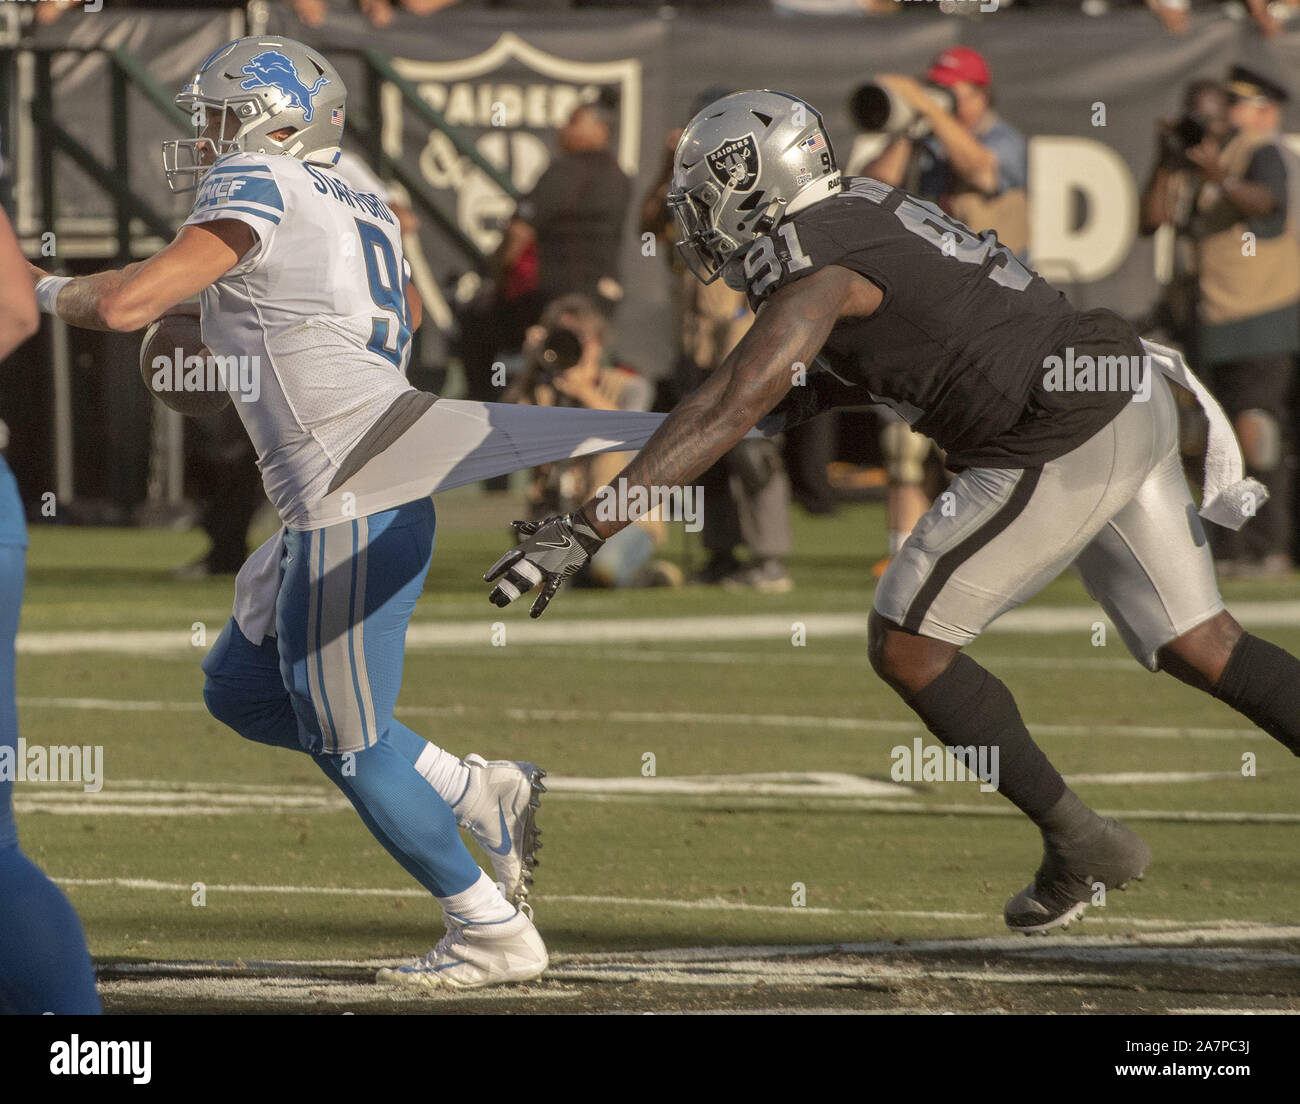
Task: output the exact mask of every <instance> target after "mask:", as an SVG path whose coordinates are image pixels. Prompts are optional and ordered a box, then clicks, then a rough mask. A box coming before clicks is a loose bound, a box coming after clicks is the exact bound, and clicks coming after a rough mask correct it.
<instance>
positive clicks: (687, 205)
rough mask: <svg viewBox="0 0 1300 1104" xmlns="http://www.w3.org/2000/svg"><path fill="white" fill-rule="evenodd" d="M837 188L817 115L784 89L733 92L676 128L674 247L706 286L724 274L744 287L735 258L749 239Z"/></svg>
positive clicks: (733, 284)
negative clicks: (676, 237)
mask: <svg viewBox="0 0 1300 1104" xmlns="http://www.w3.org/2000/svg"><path fill="white" fill-rule="evenodd" d="M839 190H840V173H839V169H837V168H836V165H835V154H834V152H833V151H832V149H831V143H830V138H829V137H827V134H826V131H825V129H824V128H823V126H822V117H821V115H819V114H818V113H817V111H816V109H814V108H813V107H812V106H811V105H810V104H807V103H805V102H804V101H803V100H801V99H799V98H798V97H797V96H791V95H789V94H788V93H786V92H771V91H768V90H766V89H763V90H759V91H751V92H735V93H732V94H731V95H730V96H723V97H722V99H720V100H716V101H715V102H713V103H712V104H710V105H709V106H708V107H706V108H705V109H704V110H703V111H701V112H700V113H699V114H698V115H696V116H695V118H693V119H692V120H691V121H690V123H689V125H688V126H687V127H686V129H685V130H684V131H683V132H682V138H681V141H680V142H678V143H677V151H676V153H675V154H674V157H673V179H672V185H671V188H670V190H669V192H668V206H669V209H670V210H671V211H672V212H673V215H674V216H675V217H676V219H677V226H678V229H679V231H680V238H681V240H680V241H679V242H678V244H677V248H678V250H679V251H680V252H681V254H682V257H683V258H684V259H685V261H686V263H687V265H688V266H689V267H690V270H691V271H692V272H693V273H694V274H695V275H696V276H697V277H699V278H700V279H701V280H703V281H704V282H705V283H706V284H708V283H712V282H713V281H714V280H716V279H717V278H718V277H719V276H722V277H723V279H724V280H725V281H726V283H727V284H728V285H729V286H731V287H734V288H736V289H738V290H743V288H744V286H745V285H744V278H743V274H742V273H741V272H740V271H739V265H738V263H737V262H739V260H740V259H741V258H742V257H743V256H744V253H745V250H746V249H747V248H748V247H749V245H750V243H751V242H753V241H754V240H755V239H756V238H760V237H762V236H763V235H764V234H768V233H770V232H771V231H772V230H773V228H775V227H776V225H777V224H778V223H779V222H780V221H781V220H782V219H783V218H785V217H786V216H787V215H793V214H795V213H796V212H797V211H801V210H803V209H804V208H805V207H807V206H809V205H810V204H812V203H816V202H817V201H818V200H820V199H825V198H826V197H827V196H829V195H834V194H835V193H836V192H838V191H839Z"/></svg>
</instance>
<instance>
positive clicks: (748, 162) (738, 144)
mask: <svg viewBox="0 0 1300 1104" xmlns="http://www.w3.org/2000/svg"><path fill="white" fill-rule="evenodd" d="M706 160H707V161H708V164H709V172H711V173H713V177H714V179H715V180H717V182H718V183H719V184H721V185H722V186H723V187H726V186H727V185H728V184H730V185H731V186H732V187H733V188H734V189H735V190H736V191H738V192H747V191H749V189H750V188H752V187H753V186H754V185H755V183H757V181H758V143H757V142H755V141H754V136H753V135H752V134H746V135H745V136H744V137H743V138H733V139H732V140H730V141H727V142H723V143H722V145H720V146H719V147H718V148H717V149H715V150H714V151H713V152H712V153H710V154H709V155H708V157H707V158H706Z"/></svg>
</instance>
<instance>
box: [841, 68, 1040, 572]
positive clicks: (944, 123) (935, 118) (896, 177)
mask: <svg viewBox="0 0 1300 1104" xmlns="http://www.w3.org/2000/svg"><path fill="white" fill-rule="evenodd" d="M849 109H850V111H851V113H852V114H853V116H854V118H855V120H856V121H857V123H858V126H859V127H860V128H861V129H862V130H864V131H883V132H885V133H886V134H887V135H889V143H888V145H886V146H885V148H884V149H883V150H882V151H881V152H880V153H879V154H878V155H877V156H876V158H875V160H873V161H871V162H869V163H868V164H866V165H865V166H863V167H862V168H861V169H860V170H859V171H860V172H861V174H862V175H865V176H871V177H875V178H876V179H877V180H880V181H883V182H884V183H886V184H889V185H892V186H893V187H895V188H904V189H906V190H907V191H909V192H913V193H915V194H916V195H919V196H921V197H922V198H923V199H928V200H931V201H932V202H934V203H937V204H938V205H939V206H940V207H941V208H942V209H943V210H944V211H945V212H947V213H948V214H950V215H952V216H954V217H955V218H957V219H959V220H960V221H962V222H964V223H965V224H966V225H967V226H969V227H971V228H972V229H973V230H976V231H980V230H985V229H988V228H992V229H995V230H996V231H997V235H998V240H999V241H1000V242H1001V243H1002V244H1003V245H1005V246H1007V247H1008V248H1009V249H1010V250H1011V251H1012V252H1013V253H1016V254H1017V255H1019V256H1020V257H1021V258H1022V259H1023V258H1024V257H1025V255H1026V253H1027V248H1028V244H1029V206H1028V201H1027V195H1026V190H1025V189H1026V183H1027V179H1028V172H1029V169H1028V153H1027V145H1026V143H1025V138H1024V135H1023V134H1021V133H1020V132H1019V131H1018V130H1016V129H1015V128H1014V127H1012V126H1010V125H1009V124H1008V123H1006V122H1005V121H1004V120H1003V119H1002V118H1001V117H1000V116H999V115H998V114H997V112H996V111H994V110H993V88H992V79H991V77H990V75H989V68H988V64H987V63H986V62H985V61H984V58H983V57H982V56H981V55H980V54H979V53H977V52H976V51H975V50H972V49H970V48H969V47H967V46H954V47H952V48H951V49H948V50H945V51H944V52H943V53H941V54H940V55H939V56H938V57H937V58H935V59H934V62H933V63H932V64H931V66H930V68H929V70H928V71H927V72H926V75H925V80H924V81H919V80H916V79H914V78H912V77H906V76H901V75H899V74H897V73H885V74H882V75H880V76H878V77H876V78H874V80H872V81H871V82H869V83H867V84H865V85H863V86H862V87H861V88H859V89H858V90H857V91H856V92H855V93H854V94H853V97H852V99H851V101H850V104H849ZM881 420H882V425H881V434H880V445H881V451H882V452H883V454H884V458H885V473H886V475H887V477H888V480H889V483H888V499H887V502H888V514H889V552H888V555H886V556H885V558H883V559H881V560H879V561H878V562H877V563H876V564H875V565H874V566H873V567H872V575H874V576H875V577H876V578H877V579H878V578H880V577H881V576H882V575H883V574H884V572H885V569H886V568H887V567H888V566H889V563H890V560H891V559H892V558H893V556H894V554H895V553H896V552H897V551H898V549H899V548H901V547H902V546H903V542H904V541H906V540H907V538H908V536H909V535H910V533H911V532H912V528H913V527H914V526H915V525H916V523H917V522H918V521H919V520H920V518H921V516H922V515H923V514H924V513H925V511H926V510H928V509H929V507H930V497H929V495H928V494H927V492H926V487H925V483H926V480H927V474H928V473H927V465H932V462H933V456H934V452H935V450H934V445H933V443H932V442H931V441H930V440H929V439H927V438H926V437H923V436H922V435H921V434H919V433H915V432H913V431H912V429H911V428H910V427H909V426H908V425H907V423H906V422H905V421H903V419H902V417H901V416H900V415H898V414H896V413H894V412H893V411H882V413H881Z"/></svg>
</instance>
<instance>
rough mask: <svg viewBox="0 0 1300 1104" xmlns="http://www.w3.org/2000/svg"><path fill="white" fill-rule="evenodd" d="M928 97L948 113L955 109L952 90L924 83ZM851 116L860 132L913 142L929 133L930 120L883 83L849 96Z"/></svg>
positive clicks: (873, 83) (869, 83)
mask: <svg viewBox="0 0 1300 1104" xmlns="http://www.w3.org/2000/svg"><path fill="white" fill-rule="evenodd" d="M922 86H923V87H924V88H925V91H926V94H927V95H928V96H929V97H930V98H931V99H933V100H934V102H935V103H936V104H938V105H939V107H941V108H943V110H944V111H947V112H948V113H949V114H951V113H952V112H953V110H954V109H955V107H956V100H955V99H954V97H953V94H952V91H951V90H950V89H948V88H944V87H943V86H942V85H939V84H933V83H931V82H929V81H923V82H922ZM849 114H850V115H851V116H852V117H853V121H854V123H856V124H857V127H858V129H859V130H862V131H866V132H869V133H873V132H880V131H884V132H885V133H886V134H903V135H906V136H907V137H908V138H911V139H913V140H915V139H919V138H925V137H926V136H927V135H929V133H930V123H929V120H927V119H926V118H925V116H924V115H921V114H920V113H919V112H917V111H916V110H915V109H914V108H913V107H912V106H911V105H910V104H909V103H907V102H906V101H905V100H903V99H901V98H900V97H899V96H897V95H895V93H893V92H891V91H890V90H889V89H888V88H886V87H885V86H884V85H882V84H876V83H875V81H868V82H867V83H866V84H864V85H862V86H861V87H859V88H858V89H857V90H856V91H855V92H854V93H853V95H852V96H850V97H849Z"/></svg>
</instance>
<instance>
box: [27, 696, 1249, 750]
mask: <svg viewBox="0 0 1300 1104" xmlns="http://www.w3.org/2000/svg"><path fill="white" fill-rule="evenodd" d="M18 705H19V707H20V708H27V709H78V710H90V711H95V710H104V711H107V712H114V711H121V712H164V713H165V712H178V713H192V712H206V709H205V707H204V705H203V703H202V702H189V701H179V702H169V701H148V700H131V699H116V698H48V697H20V698H19V699H18ZM397 712H398V714H399V715H401V716H410V717H462V716H470V715H474V714H488V715H499V716H504V717H507V718H509V719H510V720H512V721H521V722H524V723H531V722H554V723H561V724H569V723H573V722H583V721H606V722H611V721H612V722H616V723H618V724H647V725H664V724H683V725H685V724H702V725H727V726H731V727H736V726H740V727H747V728H809V729H823V730H826V731H831V732H866V733H872V732H883V733H886V734H889V735H917V736H920V735H924V734H925V726H924V725H922V724H921V723H920V722H919V721H910V720H894V719H885V718H862V717H828V716H820V715H814V714H785V713H709V712H703V711H696V710H674V711H665V710H622V709H621V710H603V709H520V708H516V707H513V706H507V707H502V706H499V705H494V704H480V703H475V704H473V705H467V704H464V703H456V704H452V705H437V706H430V705H401V706H399V707H398V709H397ZM1029 727H1030V728H1031V729H1032V730H1033V731H1034V732H1035V733H1041V734H1043V735H1052V736H1087V737H1096V736H1097V735H1099V734H1102V733H1112V734H1114V735H1118V736H1124V737H1125V738H1127V739H1137V740H1231V741H1237V740H1267V739H1269V737H1268V736H1267V735H1266V734H1265V733H1263V732H1261V731H1260V730H1259V729H1257V728H1203V727H1199V726H1181V725H1117V724H1090V725H1085V724H1051V723H1043V724H1040V723H1038V722H1035V721H1031V722H1029Z"/></svg>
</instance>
